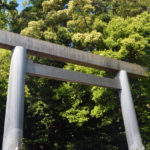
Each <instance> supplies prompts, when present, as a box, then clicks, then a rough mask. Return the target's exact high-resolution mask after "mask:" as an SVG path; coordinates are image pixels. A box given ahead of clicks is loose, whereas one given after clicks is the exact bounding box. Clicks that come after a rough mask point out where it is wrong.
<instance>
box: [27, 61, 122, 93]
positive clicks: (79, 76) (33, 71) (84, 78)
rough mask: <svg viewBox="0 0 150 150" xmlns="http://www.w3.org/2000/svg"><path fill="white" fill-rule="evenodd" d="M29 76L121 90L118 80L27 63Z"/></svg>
mask: <svg viewBox="0 0 150 150" xmlns="http://www.w3.org/2000/svg"><path fill="white" fill-rule="evenodd" d="M26 66H27V69H26V72H27V75H30V76H38V77H44V78H49V79H55V80H62V81H70V82H76V83H81V84H85V85H94V86H99V87H106V88H110V89H117V90H119V89H121V88H120V82H119V80H118V79H109V78H104V77H98V76H94V75H89V74H85V73H80V72H74V71H69V70H64V69H60V68H56V67H51V66H46V65H41V64H36V63H32V62H30V61H27V64H26Z"/></svg>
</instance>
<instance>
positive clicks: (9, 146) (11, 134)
mask: <svg viewBox="0 0 150 150" xmlns="http://www.w3.org/2000/svg"><path fill="white" fill-rule="evenodd" d="M25 66H26V49H24V48H23V47H21V46H16V47H15V48H14V49H13V51H12V57H11V64H10V74H9V84H8V95H7V104H6V113H5V125H4V135H3V146H2V150H18V149H21V148H20V147H21V144H22V135H23V116H24V85H25V73H26V71H25V70H26V67H25Z"/></svg>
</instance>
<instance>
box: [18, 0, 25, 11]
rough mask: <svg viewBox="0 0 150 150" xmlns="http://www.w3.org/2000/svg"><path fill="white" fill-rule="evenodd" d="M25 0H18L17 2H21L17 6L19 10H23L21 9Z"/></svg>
mask: <svg viewBox="0 0 150 150" xmlns="http://www.w3.org/2000/svg"><path fill="white" fill-rule="evenodd" d="M23 1H24V0H17V3H18V4H19V6H18V7H17V9H18V11H19V12H21V10H22V9H23V7H22V2H23Z"/></svg>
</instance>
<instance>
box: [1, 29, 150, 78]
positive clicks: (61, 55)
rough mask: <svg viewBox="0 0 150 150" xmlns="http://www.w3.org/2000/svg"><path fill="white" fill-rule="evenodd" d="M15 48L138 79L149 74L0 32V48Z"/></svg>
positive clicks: (137, 67)
mask: <svg viewBox="0 0 150 150" xmlns="http://www.w3.org/2000/svg"><path fill="white" fill-rule="evenodd" d="M15 46H23V47H24V48H26V49H27V53H29V54H32V55H35V56H41V57H46V58H52V59H55V60H59V61H63V62H70V63H74V64H78V65H83V66H87V67H92V68H96V69H102V70H108V71H114V72H117V71H119V70H126V71H127V72H128V73H129V75H134V76H136V77H146V76H147V72H148V69H147V68H146V67H143V66H140V65H137V64H131V63H128V62H124V61H120V60H115V59H111V58H107V57H104V56H100V55H94V54H91V53H88V52H84V51H80V50H77V49H73V48H70V47H65V46H61V45H58V44H53V43H50V42H45V41H42V40H38V39H34V38H31V37H26V36H22V35H19V34H15V33H11V32H8V31H3V30H0V48H6V49H10V50H12V49H13V47H15Z"/></svg>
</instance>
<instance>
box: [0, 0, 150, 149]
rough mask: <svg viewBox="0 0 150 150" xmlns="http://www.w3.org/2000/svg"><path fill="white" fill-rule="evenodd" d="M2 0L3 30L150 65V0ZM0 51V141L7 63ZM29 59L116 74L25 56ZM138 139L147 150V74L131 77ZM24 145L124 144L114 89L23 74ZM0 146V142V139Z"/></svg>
mask: <svg viewBox="0 0 150 150" xmlns="http://www.w3.org/2000/svg"><path fill="white" fill-rule="evenodd" d="M23 4H24V6H26V7H25V8H24V9H23V10H22V11H21V12H20V13H18V11H17V9H16V8H17V2H16V1H15V0H11V1H9V2H7V1H6V0H4V1H3V3H2V2H1V1H0V29H3V30H9V31H11V32H15V33H19V34H22V35H26V36H30V37H34V38H37V39H41V40H45V41H49V42H53V43H57V44H61V45H66V46H69V47H73V48H77V49H80V50H83V51H87V52H89V53H94V54H97V55H102V56H107V57H111V58H114V59H120V60H123V61H127V62H131V63H137V64H140V65H143V66H147V67H149V68H150V0H132V1H131V0H29V1H24V3H23ZM10 55H11V53H10V52H9V51H6V50H3V49H1V50H0V144H1V143H2V137H3V126H4V115H5V106H6V96H7V85H8V76H9V64H10ZM28 58H30V59H31V58H32V59H33V60H34V62H38V63H41V64H47V65H52V66H57V67H59V68H64V69H68V70H74V71H78V72H84V73H89V74H95V75H97V76H105V77H114V76H115V74H112V73H109V72H106V71H101V70H96V69H91V68H87V67H83V66H78V65H73V64H70V63H62V62H58V61H55V60H47V59H42V58H40V57H33V56H29V55H28ZM129 80H130V85H131V90H132V95H133V100H134V104H135V109H136V113H137V118H138V123H139V126H140V131H141V136H142V140H143V144H144V146H145V149H146V150H150V136H149V135H150V76H149V77H148V78H145V79H136V78H132V77H130V78H129ZM24 117H25V119H24V139H23V143H24V144H23V149H24V150H127V143H126V137H125V131H124V126H123V120H122V115H121V109H120V102H119V97H118V93H117V91H112V90H108V89H106V88H100V87H95V86H85V85H80V84H76V83H70V82H61V81H55V80H48V79H43V78H33V77H28V76H27V77H26V85H25V115H24ZM0 147H1V145H0Z"/></svg>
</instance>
